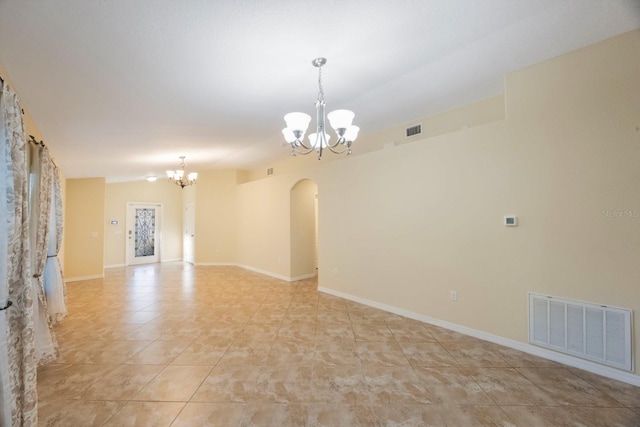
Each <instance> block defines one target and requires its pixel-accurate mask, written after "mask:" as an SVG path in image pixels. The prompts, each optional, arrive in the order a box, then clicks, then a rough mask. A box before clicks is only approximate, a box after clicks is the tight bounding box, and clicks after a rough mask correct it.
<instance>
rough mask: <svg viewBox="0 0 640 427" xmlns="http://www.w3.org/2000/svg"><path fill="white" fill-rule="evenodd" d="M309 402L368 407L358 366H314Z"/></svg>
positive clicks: (368, 399)
mask: <svg viewBox="0 0 640 427" xmlns="http://www.w3.org/2000/svg"><path fill="white" fill-rule="evenodd" d="M312 375H313V379H312V383H311V385H312V388H311V397H310V399H311V402H317V403H343V404H350V405H370V404H371V399H370V397H369V394H368V393H367V390H366V387H365V384H364V376H363V375H362V369H361V367H360V366H350V365H338V366H314V369H313V374H312Z"/></svg>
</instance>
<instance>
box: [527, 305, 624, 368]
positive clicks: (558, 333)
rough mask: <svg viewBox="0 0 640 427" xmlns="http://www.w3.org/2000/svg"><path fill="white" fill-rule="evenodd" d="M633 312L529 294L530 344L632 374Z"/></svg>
mask: <svg viewBox="0 0 640 427" xmlns="http://www.w3.org/2000/svg"><path fill="white" fill-rule="evenodd" d="M631 315H632V312H631V310H628V309H622V308H614V307H607V306H604V305H598V304H588V303H583V302H578V301H571V300H565V299H561V298H556V297H552V296H548V295H538V294H533V293H529V342H530V343H532V344H536V345H539V346H542V347H547V348H550V349H552V350H557V351H560V352H563V353H567V354H570V355H573V356H578V357H582V358H584V359H588V360H591V361H594V362H598V363H602V364H604V365H608V366H612V367H614V368H619V369H624V370H627V371H631V370H632V369H633V361H632V353H631Z"/></svg>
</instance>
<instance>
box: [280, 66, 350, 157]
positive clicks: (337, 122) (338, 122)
mask: <svg viewBox="0 0 640 427" xmlns="http://www.w3.org/2000/svg"><path fill="white" fill-rule="evenodd" d="M326 63H327V60H326V58H316V59H314V60H313V61H311V64H313V66H314V67H317V68H318V87H319V92H318V100H317V101H316V118H317V121H316V132H315V133H312V134H310V135H309V137H308V138H309V142H305V141H304V134H305V132H306V131H307V128H308V127H309V122H311V116H309V115H308V114H305V113H289V114H287V115H285V116H284V121H285V122H286V123H287V127H286V128H284V129H282V134H283V135H284V139H285V140H286V141H287V142H288V143H289V144H291V155H292V156H295V155H296V153H299V154H309V153H311V152H312V151H313V150H316V151H317V152H318V159H320V158H321V157H322V150H324V149H325V148H326V149H329V150H330V151H331V152H332V153H336V154H342V153H345V152H346V153H347V155H349V154H351V144H352V143H353V141H355V140H356V138H357V137H358V131H359V130H360V128H359V127H358V126H353V125H352V124H351V122H352V121H353V117H354V116H355V114H354V113H353V111H349V110H335V111H332V112H330V113H329V114H327V118H328V119H329V123H330V124H331V127H332V128H333V129H334V130H335V131H336V134H337V136H338V138H337V140H336V141H335V142H334V143H331V142H330V140H331V136H330V135H328V134H327V133H325V117H324V107H325V105H326V104H325V102H324V91H323V89H322V66H323V65H324V64H326Z"/></svg>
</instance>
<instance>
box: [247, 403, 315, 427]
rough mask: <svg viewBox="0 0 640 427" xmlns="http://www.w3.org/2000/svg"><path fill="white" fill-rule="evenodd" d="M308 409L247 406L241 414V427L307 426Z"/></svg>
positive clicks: (283, 405)
mask: <svg viewBox="0 0 640 427" xmlns="http://www.w3.org/2000/svg"><path fill="white" fill-rule="evenodd" d="M307 418H308V408H307V405H303V404H273V403H271V404H269V403H251V404H248V405H247V406H246V408H245V410H244V413H243V414H242V421H241V423H240V425H241V426H242V427H263V426H278V427H298V426H304V425H306V424H307Z"/></svg>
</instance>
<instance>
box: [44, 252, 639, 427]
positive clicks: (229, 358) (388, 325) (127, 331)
mask: <svg viewBox="0 0 640 427" xmlns="http://www.w3.org/2000/svg"><path fill="white" fill-rule="evenodd" d="M67 289H68V302H69V313H70V314H69V316H68V317H67V318H66V319H64V320H63V321H62V322H60V323H58V324H57V325H56V327H55V331H56V334H57V336H58V341H59V343H60V353H61V356H60V358H59V359H58V360H57V361H56V363H55V364H52V365H48V366H45V367H43V368H41V369H40V370H39V378H38V382H39V384H38V389H39V407H40V414H39V415H40V421H41V422H40V425H52V426H58V425H60V426H73V427H75V426H85V425H103V424H104V423H105V422H107V421H109V420H111V421H110V422H111V425H135V424H136V423H138V424H143V425H168V424H170V423H171V422H172V421H173V419H174V418H175V423H174V426H184V425H188V426H192V425H193V426H197V425H212V426H215V425H224V426H239V425H247V426H253V425H256V426H258V425H260V426H280V425H301V426H302V425H310V426H359V425H360V426H411V427H414V426H427V425H435V426H438V425H445V424H447V425H453V426H456V425H458V426H465V427H466V426H475V425H482V426H485V425H499V426H511V425H518V426H520V425H522V426H536V427H537V426H545V425H550V426H563V425H571V426H574V425H581V426H587V427H590V426H609V425H624V426H633V425H636V424H638V421H637V418H638V417H640V404H638V402H639V401H640V391H639V390H640V388H638V387H633V386H630V385H628V384H624V383H619V382H617V381H613V380H608V379H605V378H602V377H599V376H597V375H594V374H590V373H586V372H583V371H579V370H577V369H567V368H566V367H564V366H562V365H559V364H557V363H555V362H551V361H548V360H545V359H541V358H538V357H535V356H532V355H529V354H526V353H522V352H520V351H517V350H513V349H508V348H505V347H501V346H499V345H496V344H492V343H489V342H486V341H482V340H479V339H476V338H473V337H470V336H466V335H463V334H460V333H458V332H454V331H451V330H447V329H443V328H440V327H436V326H433V325H428V324H425V323H422V322H419V321H417V320H413V319H407V318H404V317H402V316H399V315H396V314H392V313H388V312H384V311H381V310H378V309H374V308H372V307H368V306H365V305H363V304H359V303H355V302H352V301H347V300H345V299H341V298H338V297H335V296H332V295H328V294H324V293H321V292H318V291H317V281H316V280H315V279H311V280H304V281H299V282H292V283H289V282H283V281H281V280H278V279H274V278H270V277H266V276H263V275H260V274H257V273H253V272H249V271H246V270H243V269H241V268H237V267H208V266H198V267H194V266H191V265H186V264H183V263H179V262H176V263H163V264H150V265H141V266H133V267H127V268H114V269H109V270H107V271H106V275H105V277H104V278H102V279H95V280H88V281H83V282H75V283H69V284H68V288H67ZM428 402H429V403H428ZM125 404H126V406H125ZM496 405H501V406H496ZM118 411H119V412H118ZM114 414H115V415H114ZM112 416H113V418H111V417H112Z"/></svg>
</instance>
